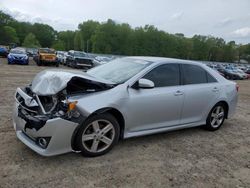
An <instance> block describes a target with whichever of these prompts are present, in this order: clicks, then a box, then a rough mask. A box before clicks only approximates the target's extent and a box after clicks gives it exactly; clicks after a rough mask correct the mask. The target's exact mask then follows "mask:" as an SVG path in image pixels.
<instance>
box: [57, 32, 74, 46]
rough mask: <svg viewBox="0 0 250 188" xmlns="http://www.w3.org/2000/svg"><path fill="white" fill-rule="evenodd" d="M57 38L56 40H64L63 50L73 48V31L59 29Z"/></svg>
mask: <svg viewBox="0 0 250 188" xmlns="http://www.w3.org/2000/svg"><path fill="white" fill-rule="evenodd" d="M57 38H58V40H60V41H63V42H64V45H65V50H73V49H74V38H75V32H74V31H60V32H59V33H58V34H57Z"/></svg>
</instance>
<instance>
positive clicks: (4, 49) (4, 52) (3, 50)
mask: <svg viewBox="0 0 250 188" xmlns="http://www.w3.org/2000/svg"><path fill="white" fill-rule="evenodd" d="M8 54H9V48H8V46H2V45H1V46H0V56H2V57H7V56H8Z"/></svg>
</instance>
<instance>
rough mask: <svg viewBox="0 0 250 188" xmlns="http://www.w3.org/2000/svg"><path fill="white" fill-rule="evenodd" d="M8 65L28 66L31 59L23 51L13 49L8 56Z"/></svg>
mask: <svg viewBox="0 0 250 188" xmlns="http://www.w3.org/2000/svg"><path fill="white" fill-rule="evenodd" d="M8 64H20V65H28V64H29V57H28V55H27V53H26V51H25V50H23V49H16V48H14V49H11V50H10V53H9V55H8Z"/></svg>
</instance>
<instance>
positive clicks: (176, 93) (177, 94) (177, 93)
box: [174, 91, 183, 96]
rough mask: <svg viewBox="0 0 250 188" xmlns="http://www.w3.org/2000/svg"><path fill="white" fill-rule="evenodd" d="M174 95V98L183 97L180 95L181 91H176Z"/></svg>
mask: <svg viewBox="0 0 250 188" xmlns="http://www.w3.org/2000/svg"><path fill="white" fill-rule="evenodd" d="M174 95H175V96H179V95H183V93H182V92H181V91H176V92H175V93H174Z"/></svg>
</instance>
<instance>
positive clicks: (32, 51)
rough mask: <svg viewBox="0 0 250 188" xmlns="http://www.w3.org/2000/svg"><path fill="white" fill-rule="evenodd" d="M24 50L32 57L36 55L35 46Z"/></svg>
mask: <svg viewBox="0 0 250 188" xmlns="http://www.w3.org/2000/svg"><path fill="white" fill-rule="evenodd" d="M26 52H27V55H28V56H29V57H34V56H36V55H37V52H38V50H37V48H26Z"/></svg>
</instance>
